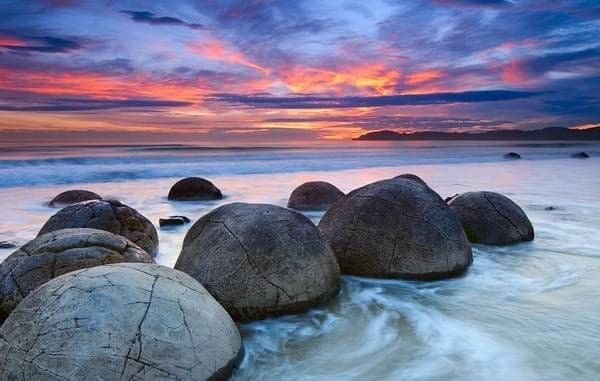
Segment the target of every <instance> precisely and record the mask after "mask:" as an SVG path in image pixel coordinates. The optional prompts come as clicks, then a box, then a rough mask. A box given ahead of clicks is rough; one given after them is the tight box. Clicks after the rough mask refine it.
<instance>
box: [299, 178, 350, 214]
mask: <svg viewBox="0 0 600 381" xmlns="http://www.w3.org/2000/svg"><path fill="white" fill-rule="evenodd" d="M344 196H345V195H344V192H342V191H341V190H339V189H338V188H337V187H336V186H335V185H333V184H330V183H328V182H325V181H309V182H306V183H304V184H302V185H300V186H298V187H297V188H296V189H294V191H293V192H292V194H291V195H290V198H289V200H288V204H287V206H288V208H292V209H297V210H326V209H327V208H329V207H330V206H331V205H332V204H333V203H334V202H336V201H337V200H339V199H340V198H342V197H344Z"/></svg>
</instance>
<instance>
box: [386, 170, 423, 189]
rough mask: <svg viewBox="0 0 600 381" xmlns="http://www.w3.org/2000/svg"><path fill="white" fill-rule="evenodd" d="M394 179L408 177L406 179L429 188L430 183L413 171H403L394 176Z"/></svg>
mask: <svg viewBox="0 0 600 381" xmlns="http://www.w3.org/2000/svg"><path fill="white" fill-rule="evenodd" d="M394 179H406V180H412V181H416V182H417V183H419V184H421V185H423V186H424V187H427V188H429V185H427V183H426V182H425V180H423V179H422V178H420V177H419V176H417V175H415V174H412V173H403V174H401V175H398V176H396V177H394Z"/></svg>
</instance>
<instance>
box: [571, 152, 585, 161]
mask: <svg viewBox="0 0 600 381" xmlns="http://www.w3.org/2000/svg"><path fill="white" fill-rule="evenodd" d="M571 157H572V158H575V159H589V158H590V155H589V154H588V153H587V152H577V153H574V154H572V155H571Z"/></svg>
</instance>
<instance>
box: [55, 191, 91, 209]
mask: <svg viewBox="0 0 600 381" xmlns="http://www.w3.org/2000/svg"><path fill="white" fill-rule="evenodd" d="M89 200H102V197H100V196H99V195H98V194H96V193H94V192H91V191H88V190H84V189H72V190H68V191H64V192H62V193H60V194H58V195H57V196H56V197H54V198H53V199H52V200H51V201H50V203H49V205H50V206H61V207H63V206H66V205H72V204H76V203H78V202H82V201H89Z"/></svg>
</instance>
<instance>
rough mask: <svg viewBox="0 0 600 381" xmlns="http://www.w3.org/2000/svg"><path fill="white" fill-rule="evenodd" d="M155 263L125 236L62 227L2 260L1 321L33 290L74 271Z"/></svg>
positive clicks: (0, 276) (0, 271) (0, 264)
mask: <svg viewBox="0 0 600 381" xmlns="http://www.w3.org/2000/svg"><path fill="white" fill-rule="evenodd" d="M120 262H142V263H152V262H153V260H152V257H151V256H150V254H148V253H147V252H145V251H144V250H142V249H141V248H140V247H139V246H137V245H135V244H134V243H132V242H131V241H129V240H128V239H126V238H125V237H122V236H119V235H116V234H113V233H109V232H107V231H104V230H97V229H62V230H56V231H54V232H50V233H48V234H44V235H42V236H39V237H37V238H35V239H34V240H32V241H30V242H28V243H26V244H25V245H23V246H22V247H21V248H20V249H18V250H17V251H15V252H13V253H12V254H11V255H9V256H8V257H7V258H6V259H5V260H4V261H3V262H2V263H0V279H1V283H0V321H4V319H6V317H7V316H8V314H10V312H11V311H12V310H13V309H14V308H15V307H16V306H17V305H18V304H19V302H20V301H21V300H23V298H24V297H26V296H27V295H28V294H29V293H30V292H31V291H33V290H34V289H36V288H37V287H39V286H41V285H42V284H44V283H46V282H48V281H49V280H51V279H53V278H55V277H57V276H59V275H62V274H66V273H68V272H71V271H75V270H80V269H84V268H88V267H94V266H100V265H105V264H109V263H120Z"/></svg>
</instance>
